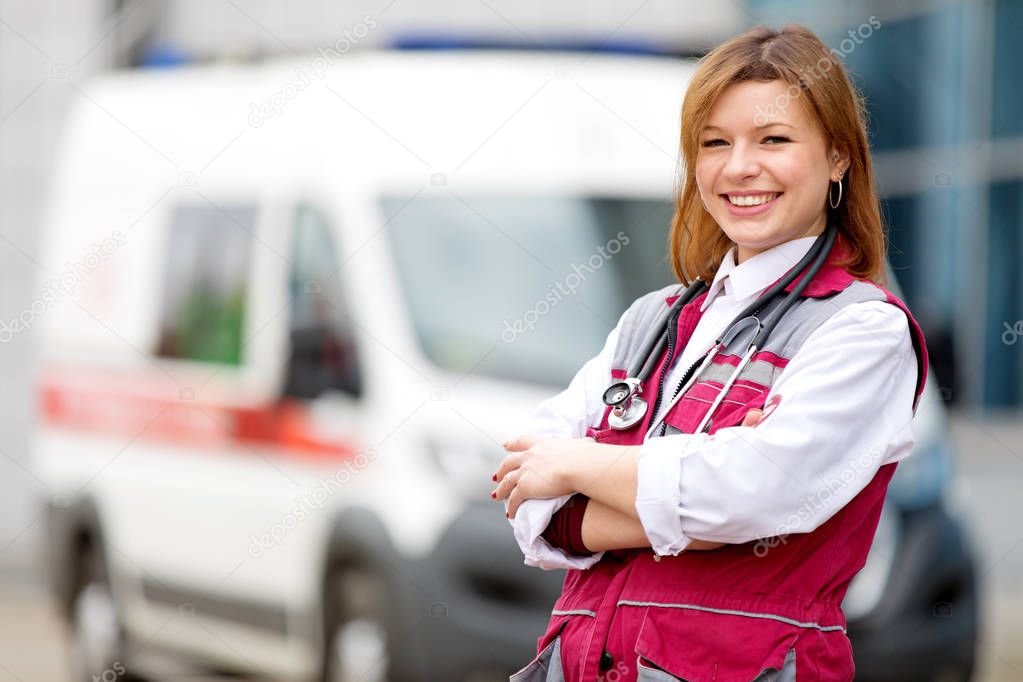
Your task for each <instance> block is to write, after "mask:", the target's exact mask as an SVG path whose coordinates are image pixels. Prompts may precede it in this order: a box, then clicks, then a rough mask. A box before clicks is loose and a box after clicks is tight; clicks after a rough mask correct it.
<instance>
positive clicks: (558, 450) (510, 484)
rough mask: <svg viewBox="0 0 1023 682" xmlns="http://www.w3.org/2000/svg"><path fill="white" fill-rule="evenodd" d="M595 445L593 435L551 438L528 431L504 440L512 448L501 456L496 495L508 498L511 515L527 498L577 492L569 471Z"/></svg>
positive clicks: (496, 474)
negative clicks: (576, 459)
mask: <svg viewBox="0 0 1023 682" xmlns="http://www.w3.org/2000/svg"><path fill="white" fill-rule="evenodd" d="M593 445H594V441H593V440H592V439H590V438H548V437H546V436H533V435H524V436H519V437H518V438H515V439H513V440H510V441H508V442H507V443H505V444H504V449H505V450H507V451H508V452H510V453H511V454H509V455H508V456H507V457H505V458H504V459H503V460H501V464H500V466H498V468H497V473H495V474H494V478H495V480H496V481H498V485H497V489H496V490H494V492H493V493H491V495H492V496H493V497H494V499H497V500H503V499H505V498H507V499H508V517H509V518H514V517H515V512H516V511H517V510H518V508H519V505H520V504H522V502H523V501H524V500H530V499H534V498H552V497H559V496H561V495H568V494H570V493H574V492H575V490H573V489H572V488H571V487H570V486H569V473H570V472H571V470H572V466H573V462H574V461H575V458H576V457H578V456H580V455H582V454H583V453H585V452H586V450H587V448H590V447H592V446H593Z"/></svg>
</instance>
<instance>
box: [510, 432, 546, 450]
mask: <svg viewBox="0 0 1023 682" xmlns="http://www.w3.org/2000/svg"><path fill="white" fill-rule="evenodd" d="M545 437H546V436H537V435H534V434H531V433H526V434H523V435H521V436H518V437H517V438H512V439H511V440H507V441H505V442H504V449H505V450H508V451H509V452H522V451H523V450H528V449H529V448H531V447H533V445H534V444H535V443H537V442H539V441H541V440H543V439H544V438H545Z"/></svg>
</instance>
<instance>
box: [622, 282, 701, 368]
mask: <svg viewBox="0 0 1023 682" xmlns="http://www.w3.org/2000/svg"><path fill="white" fill-rule="evenodd" d="M684 291H685V287H683V286H682V285H681V284H669V285H668V286H666V287H663V288H661V289H658V290H657V291H651V292H650V293H648V294H643V295H642V296H640V297H639V298H637V299H636V300H635V301H634V302H633V303H632V305H630V306H629V308H628V310H626V311H625V313H624V314H623V315H622V319H621V325H620V328H619V333H618V344H617V345H616V346H615V350H614V354H613V355H612V356H611V367H614V368H616V369H625V370H628V368H629V365H630V364H631V362H632V361H633V360H635V359H636V356H638V355H639V354H640V353H641V352H642V351H643V348H642V346H643V342H644V341H645V340H646V337H647V334H649V333H650V330H651V329H652V328H653V326H654V324H655V323H656V322H657V321H658V320H659V319H661V318H662V315H664V313H667V312H668V309H669V308H668V305H667V304H666V303H665V301H664V299H666V298H668V297H669V296H671V295H672V294H675V293H679V294H681V293H682V292H684Z"/></svg>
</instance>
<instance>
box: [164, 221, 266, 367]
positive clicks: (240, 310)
mask: <svg viewBox="0 0 1023 682" xmlns="http://www.w3.org/2000/svg"><path fill="white" fill-rule="evenodd" d="M255 218H256V209H255V208H254V207H251V206H227V205H225V206H222V207H220V208H215V207H212V206H188V205H185V206H178V207H176V208H175V209H174V210H173V211H172V213H171V221H170V230H169V235H168V240H167V246H166V249H165V251H164V262H163V300H162V303H161V309H160V338H159V340H158V342H157V349H156V354H157V355H159V356H162V357H168V358H180V359H184V360H197V361H200V362H214V363H219V364H225V365H240V364H241V362H242V346H243V340H242V334H243V330H244V328H245V312H246V311H245V307H246V302H247V296H248V285H249V271H250V265H251V257H252V234H251V232H252V230H253V229H254V225H255Z"/></svg>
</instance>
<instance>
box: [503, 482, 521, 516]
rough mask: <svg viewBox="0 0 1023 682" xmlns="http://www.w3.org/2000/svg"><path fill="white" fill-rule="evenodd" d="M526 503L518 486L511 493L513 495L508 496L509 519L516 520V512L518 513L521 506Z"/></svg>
mask: <svg viewBox="0 0 1023 682" xmlns="http://www.w3.org/2000/svg"><path fill="white" fill-rule="evenodd" d="M524 501H525V497H524V496H523V494H522V491H521V490H520V489H519V487H518V486H515V488H514V489H513V490H512V491H511V495H509V496H508V511H507V515H508V518H509V519H514V518H515V512H516V511H518V509H519V505H520V504H522V503H523V502H524Z"/></svg>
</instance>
